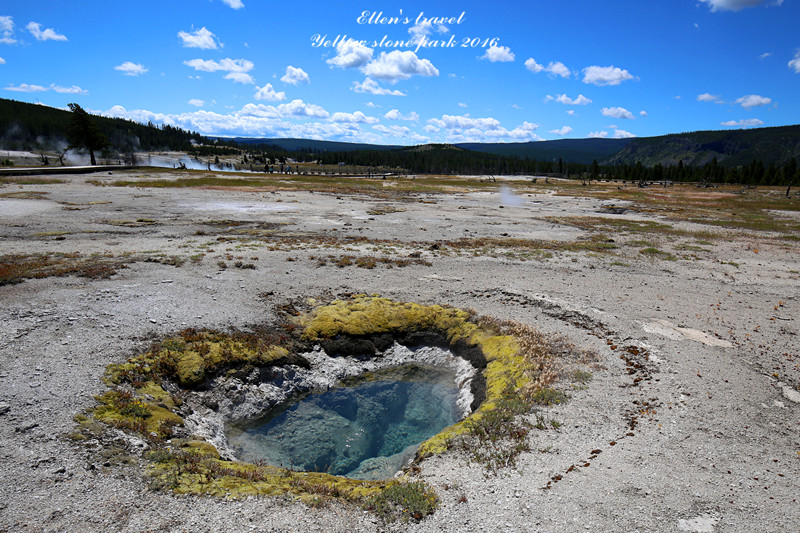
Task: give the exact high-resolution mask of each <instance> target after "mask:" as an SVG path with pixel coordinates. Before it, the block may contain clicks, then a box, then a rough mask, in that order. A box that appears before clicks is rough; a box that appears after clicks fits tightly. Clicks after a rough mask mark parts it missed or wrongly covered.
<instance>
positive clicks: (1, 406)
mask: <svg viewBox="0 0 800 533" xmlns="http://www.w3.org/2000/svg"><path fill="white" fill-rule="evenodd" d="M10 410H11V406H10V405H8V404H7V403H6V402H0V415H4V414H6V413H7V412H9V411H10Z"/></svg>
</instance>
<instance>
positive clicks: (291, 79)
mask: <svg viewBox="0 0 800 533" xmlns="http://www.w3.org/2000/svg"><path fill="white" fill-rule="evenodd" d="M281 81H282V82H283V83H289V84H291V85H297V84H300V83H310V82H311V78H309V77H308V74H306V72H305V71H304V70H303V69H301V68H295V67H293V66H291V65H289V66H288V67H286V74H284V75H283V76H282V77H281Z"/></svg>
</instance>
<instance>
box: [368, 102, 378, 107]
mask: <svg viewBox="0 0 800 533" xmlns="http://www.w3.org/2000/svg"><path fill="white" fill-rule="evenodd" d="M366 106H367V107H381V106H379V105H378V104H376V103H375V102H367V103H366Z"/></svg>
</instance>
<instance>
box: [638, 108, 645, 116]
mask: <svg viewBox="0 0 800 533" xmlns="http://www.w3.org/2000/svg"><path fill="white" fill-rule="evenodd" d="M639 115H641V116H643V117H646V116H647V111H645V110H644V109H643V110H641V111H639Z"/></svg>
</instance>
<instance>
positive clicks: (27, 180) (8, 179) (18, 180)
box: [0, 165, 66, 185]
mask: <svg viewBox="0 0 800 533" xmlns="http://www.w3.org/2000/svg"><path fill="white" fill-rule="evenodd" d="M0 166H2V165H0ZM58 183H66V181H65V180H62V179H58V178H34V177H30V176H3V177H0V185H3V184H6V185H10V184H15V185H55V184H58Z"/></svg>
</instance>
